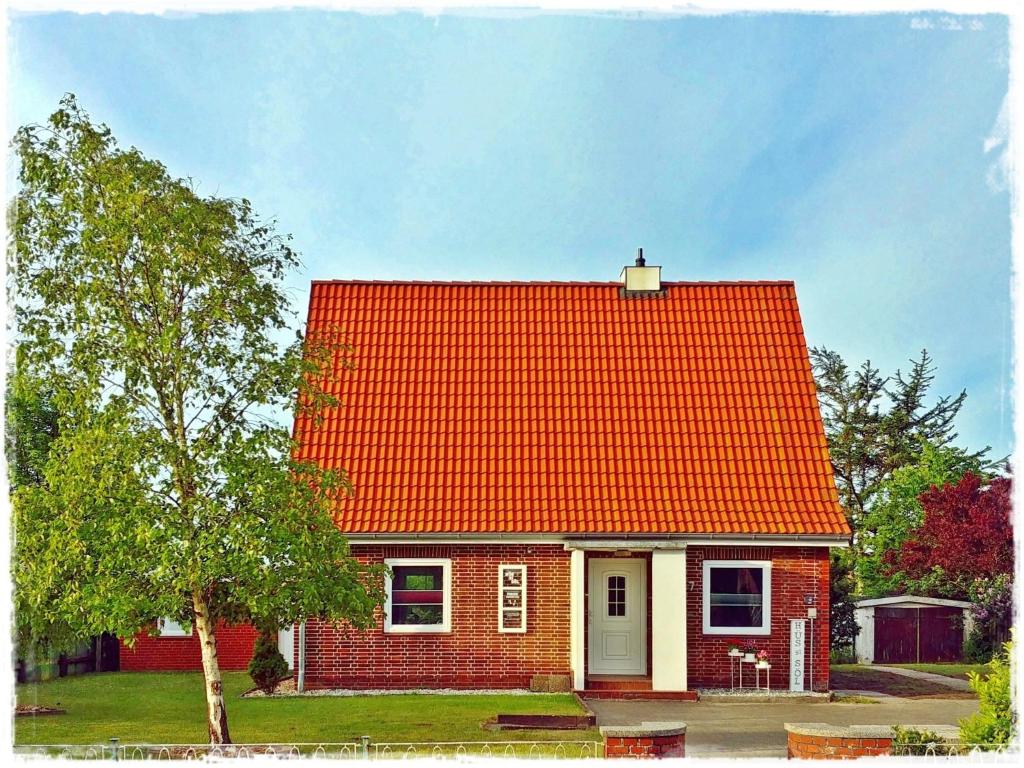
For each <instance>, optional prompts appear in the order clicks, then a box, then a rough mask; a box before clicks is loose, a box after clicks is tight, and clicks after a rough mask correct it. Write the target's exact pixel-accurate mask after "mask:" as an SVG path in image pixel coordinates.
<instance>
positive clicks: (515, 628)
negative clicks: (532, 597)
mask: <svg viewBox="0 0 1024 768" xmlns="http://www.w3.org/2000/svg"><path fill="white" fill-rule="evenodd" d="M498 631H499V632H510V633H511V632H518V633H522V632H525V631H526V566H525V565H499V566H498Z"/></svg>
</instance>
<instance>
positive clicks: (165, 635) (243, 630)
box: [120, 619, 291, 672]
mask: <svg viewBox="0 0 1024 768" xmlns="http://www.w3.org/2000/svg"><path fill="white" fill-rule="evenodd" d="M155 630H156V631H155V632H153V633H152V634H151V633H150V632H140V633H138V634H137V635H136V636H135V638H134V642H133V643H132V644H131V646H129V645H128V643H126V642H125V641H124V640H123V639H122V640H121V641H120V645H121V647H120V662H121V671H122V672H172V671H173V672H198V671H200V670H202V668H203V657H202V651H201V649H200V647H199V636H198V635H197V634H195V632H194V631H193V628H192V627H190V626H185V625H182V624H179V623H178V622H176V621H172V620H170V619H161V620H160V622H159V624H158V626H157V627H156V628H155ZM256 637H257V632H256V629H255V628H254V627H252V626H250V625H248V624H239V625H234V626H222V627H218V628H217V658H218V660H219V661H220V668H221V669H222V670H225V671H232V670H235V671H238V670H244V669H248V667H249V660H250V659H252V649H253V646H254V645H255V644H256ZM287 641H288V642H287V646H288V648H287V650H288V654H287V655H286V657H285V658H290V657H291V648H290V646H291V635H290V634H289V635H288V637H287Z"/></svg>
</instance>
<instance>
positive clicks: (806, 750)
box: [786, 731, 892, 760]
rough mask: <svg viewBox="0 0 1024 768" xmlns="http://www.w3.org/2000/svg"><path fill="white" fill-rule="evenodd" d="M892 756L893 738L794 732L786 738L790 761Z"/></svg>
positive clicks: (787, 755)
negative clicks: (809, 734)
mask: <svg viewBox="0 0 1024 768" xmlns="http://www.w3.org/2000/svg"><path fill="white" fill-rule="evenodd" d="M891 754H892V739H891V738H889V739H863V738H859V737H838V736H807V735H804V734H800V733H793V732H792V731H790V732H789V734H788V735H787V738H786V757H788V758H790V759H792V758H797V759H810V760H849V759H850V758H854V757H877V756H879V755H891Z"/></svg>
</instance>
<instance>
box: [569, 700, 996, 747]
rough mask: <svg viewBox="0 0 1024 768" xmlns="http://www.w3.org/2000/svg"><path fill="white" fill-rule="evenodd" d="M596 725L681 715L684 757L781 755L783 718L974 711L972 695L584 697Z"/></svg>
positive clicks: (832, 719)
mask: <svg viewBox="0 0 1024 768" xmlns="http://www.w3.org/2000/svg"><path fill="white" fill-rule="evenodd" d="M586 703H587V706H588V707H590V709H591V710H592V711H593V712H594V714H596V715H597V723H598V725H627V724H635V723H641V722H643V721H657V720H662V721H664V720H681V721H682V722H684V723H686V725H687V728H686V756H687V757H785V756H786V731H785V729H784V728H783V723H830V724H832V725H895V724H900V723H902V724H906V725H926V724H927V725H931V724H934V725H957V723H958V721H959V719H960V718H962V717H966V716H967V715H971V714H974V713H975V712H977V711H978V702H977V700H975V699H899V698H895V697H891V698H885V699H879V700H878V703H877V704H846V703H841V702H832V703H810V702H797V703H785V702H773V703H770V704H733V703H728V702H722V703H720V702H714V703H709V702H692V701H614V700H610V699H587V702H586Z"/></svg>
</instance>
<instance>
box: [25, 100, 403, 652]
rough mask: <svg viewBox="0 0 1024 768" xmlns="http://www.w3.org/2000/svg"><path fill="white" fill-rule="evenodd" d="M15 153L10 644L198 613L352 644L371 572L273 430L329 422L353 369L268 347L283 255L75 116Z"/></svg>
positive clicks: (328, 348)
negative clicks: (328, 624) (299, 413)
mask: <svg viewBox="0 0 1024 768" xmlns="http://www.w3.org/2000/svg"><path fill="white" fill-rule="evenodd" d="M14 147H15V151H16V153H17V157H18V160H19V174H18V179H19V182H20V188H19V191H18V194H17V196H16V197H15V199H14V200H13V201H12V205H11V233H12V234H11V237H12V242H11V246H12V247H11V248H10V249H9V253H10V274H11V276H12V281H13V284H12V292H11V293H12V301H13V305H14V312H15V318H16V321H17V327H18V334H19V353H18V362H19V365H18V370H19V375H23V376H24V377H25V378H24V379H23V380H24V381H34V382H46V387H45V388H43V389H38V390H33V391H30V390H29V389H26V388H21V389H17V390H16V394H18V397H19V398H20V399H19V400H17V402H18V403H19V405H18V408H20V409H21V410H20V411H19V413H24V414H25V417H24V418H20V420H14V421H13V422H12V423H14V424H15V428H16V430H17V432H18V434H17V435H15V437H16V440H17V444H18V445H20V446H24V447H25V448H26V455H25V461H24V462H23V466H24V469H25V473H24V477H25V478H27V480H26V481H24V482H22V481H19V487H18V489H17V491H16V493H15V495H14V499H13V501H14V508H15V525H16V534H17V543H16V548H15V582H16V588H17V598H16V599H17V601H18V602H17V606H18V611H19V621H20V620H21V618H22V617H24V619H25V621H24V626H25V628H26V636H31V635H39V634H40V633H43V632H45V631H47V628H48V627H52V626H55V625H56V624H58V623H61V622H63V623H65V624H67V626H69V627H70V628H72V630H73V631H74V632H75V633H83V634H93V633H97V632H100V631H113V632H116V633H118V634H120V635H122V636H131V635H132V634H134V633H135V632H136V631H138V630H140V629H142V628H144V627H146V626H148V625H149V624H150V623H151V622H153V621H154V620H155V619H156V618H158V617H160V616H172V617H175V618H177V619H180V620H184V621H191V620H192V613H193V611H194V608H193V606H194V600H193V596H194V595H195V594H199V595H201V596H203V598H204V599H205V600H206V601H207V603H208V604H209V610H210V613H211V618H213V619H226V620H232V621H234V620H249V619H260V620H265V621H267V622H270V623H275V624H278V625H284V624H289V623H291V622H293V621H296V620H300V619H302V618H305V617H306V616H311V615H316V616H322V617H324V618H327V619H334V620H344V621H348V622H351V623H353V624H355V625H357V626H362V625H366V624H367V623H368V622H370V621H371V620H372V618H373V614H374V610H375V609H376V607H377V605H378V604H379V603H380V602H381V601H382V600H383V594H382V572H381V570H380V569H378V568H369V567H363V566H361V565H360V564H358V563H356V562H355V561H353V560H352V559H351V558H350V557H349V554H348V547H347V543H346V541H345V539H344V538H343V537H342V536H341V534H340V533H338V531H337V530H336V528H335V526H334V525H333V520H332V517H331V508H332V504H333V503H334V502H335V500H336V499H337V498H338V497H339V496H341V495H343V494H345V493H347V492H349V490H350V484H349V482H348V479H347V477H346V476H345V475H344V474H343V473H338V472H325V471H323V470H322V469H321V468H320V467H318V466H314V465H297V464H295V463H294V462H293V461H292V459H291V456H292V443H291V437H290V424H287V423H281V422H280V421H278V417H279V416H280V415H282V414H289V413H291V412H292V410H293V409H294V408H295V407H300V408H303V409H305V410H308V411H309V412H310V413H311V414H313V415H314V417H322V416H323V415H324V413H326V412H327V411H329V409H330V408H333V407H337V403H336V402H335V401H334V400H333V398H331V397H330V396H329V395H328V394H327V392H326V389H325V387H326V386H327V385H329V384H330V377H331V376H333V371H334V370H335V361H336V360H337V359H338V357H339V356H342V357H344V356H345V355H347V354H348V352H349V347H348V346H347V342H346V339H345V336H344V334H343V332H342V330H341V329H337V330H335V331H331V332H329V333H326V334H324V335H323V336H321V337H320V338H317V339H311V340H309V341H308V342H307V343H305V344H304V343H303V340H302V338H301V336H299V337H298V338H297V339H296V340H295V341H293V342H292V343H290V344H283V343H282V341H281V339H282V337H283V336H284V334H285V332H286V329H288V328H289V327H292V325H293V324H294V322H295V318H294V316H293V314H292V312H291V310H290V306H289V300H288V296H287V294H286V293H285V290H284V287H283V280H284V278H285V276H286V275H287V274H288V272H289V271H290V270H291V269H292V268H294V267H295V266H296V265H297V264H298V258H297V256H296V254H295V252H294V251H293V250H292V249H291V248H290V247H289V245H288V238H287V237H285V236H282V235H280V234H278V233H277V232H276V230H275V228H274V224H273V222H267V221H264V220H261V219H260V218H259V217H258V216H257V215H256V213H255V212H254V211H253V210H252V206H251V205H250V203H249V202H248V201H247V200H232V199H224V198H218V197H204V196H202V195H200V194H199V193H198V192H197V191H196V189H195V187H194V186H193V185H192V183H191V182H190V181H188V180H182V179H176V178H173V177H171V176H170V175H169V174H168V173H167V170H166V168H164V166H163V165H161V164H160V163H158V162H156V161H153V160H149V159H147V158H145V157H144V156H143V155H142V154H141V153H140V152H139V151H138V150H136V149H134V148H133V149H128V150H124V149H121V148H119V147H118V145H117V143H116V141H115V140H114V138H113V137H112V136H111V134H110V132H109V130H108V129H107V128H106V127H105V126H96V125H93V124H92V123H91V122H90V120H89V116H88V115H87V114H86V113H85V112H84V111H82V110H81V109H80V108H79V106H78V105H77V103H76V102H75V99H74V97H73V96H67V97H65V99H63V100H62V102H61V108H60V109H59V110H58V111H57V112H56V113H54V115H52V116H51V118H50V120H49V122H48V124H47V125H45V126H27V127H24V128H21V129H20V130H19V131H18V132H17V134H16V135H15V138H14ZM19 386H20V385H19ZM55 419H56V421H57V422H58V423H59V427H60V429H59V430H58V431H59V435H58V434H55V433H54V430H53V428H52V425H53V422H54V420H55ZM37 422H38V425H37V424H36V423H37ZM33 473H34V474H33ZM29 481H31V482H29ZM21 486H24V487H21Z"/></svg>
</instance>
